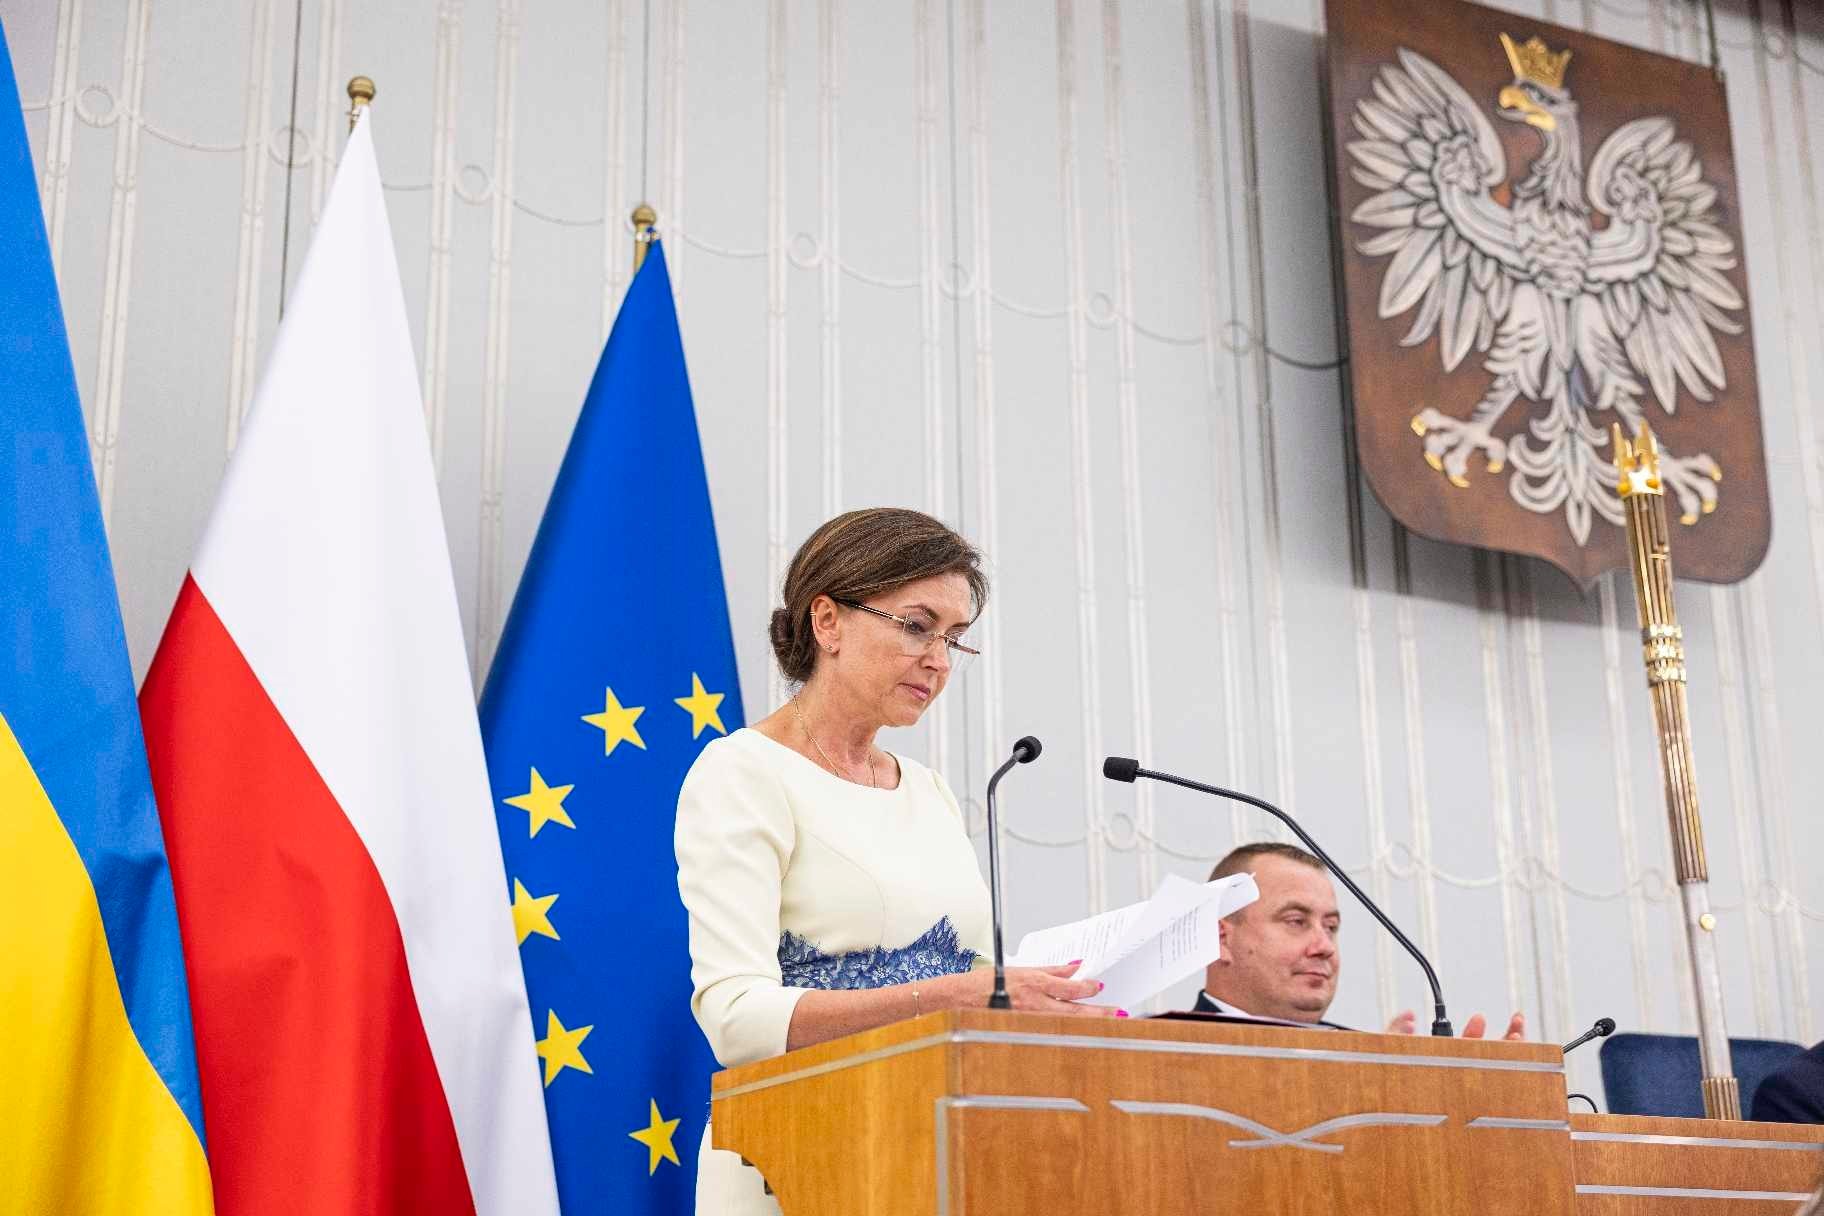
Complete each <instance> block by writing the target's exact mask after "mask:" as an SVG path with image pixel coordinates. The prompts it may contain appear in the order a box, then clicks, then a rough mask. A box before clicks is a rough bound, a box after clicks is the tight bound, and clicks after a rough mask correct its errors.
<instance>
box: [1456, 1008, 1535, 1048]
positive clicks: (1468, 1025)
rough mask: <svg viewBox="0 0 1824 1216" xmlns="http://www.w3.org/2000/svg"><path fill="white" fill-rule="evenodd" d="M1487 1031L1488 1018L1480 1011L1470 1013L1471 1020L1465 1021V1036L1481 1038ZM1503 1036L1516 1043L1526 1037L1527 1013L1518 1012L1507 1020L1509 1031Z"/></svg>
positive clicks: (1467, 1037)
mask: <svg viewBox="0 0 1824 1216" xmlns="http://www.w3.org/2000/svg"><path fill="white" fill-rule="evenodd" d="M1487 1031H1488V1019H1487V1018H1485V1017H1483V1016H1482V1015H1481V1014H1479V1013H1472V1014H1470V1015H1469V1021H1467V1022H1465V1023H1463V1037H1464V1038H1466V1039H1480V1038H1482V1037H1484V1035H1485V1034H1486V1033H1487ZM1501 1037H1502V1038H1504V1039H1506V1040H1508V1041H1509V1042H1515V1043H1517V1042H1519V1041H1520V1040H1521V1039H1524V1038H1525V1037H1526V1015H1525V1014H1524V1013H1516V1014H1515V1015H1514V1016H1513V1017H1511V1018H1509V1019H1508V1020H1507V1033H1506V1034H1504V1035H1502V1036H1501Z"/></svg>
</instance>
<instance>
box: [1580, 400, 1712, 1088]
mask: <svg viewBox="0 0 1824 1216" xmlns="http://www.w3.org/2000/svg"><path fill="white" fill-rule="evenodd" d="M1611 438H1612V439H1613V442H1614V452H1615V467H1616V468H1617V469H1618V470H1620V473H1621V479H1620V484H1619V485H1617V487H1616V490H1617V492H1618V493H1619V494H1620V495H1621V503H1622V509H1623V510H1624V511H1625V512H1626V513H1627V520H1628V552H1629V559H1630V564H1631V565H1632V566H1633V569H1634V598H1635V602H1636V604H1637V605H1638V607H1639V609H1640V639H1641V645H1642V648H1643V652H1644V653H1643V657H1644V658H1645V660H1646V665H1647V692H1648V694H1649V695H1650V696H1651V697H1652V700H1653V725H1654V728H1655V731H1656V733H1657V734H1658V736H1659V770H1660V775H1661V776H1662V777H1663V778H1664V779H1665V787H1666V815H1667V817H1668V819H1669V820H1670V821H1671V827H1672V857H1673V862H1674V865H1675V866H1676V868H1677V871H1678V891H1679V898H1680V899H1681V900H1682V901H1683V903H1684V909H1685V940H1686V943H1687V945H1688V947H1689V949H1690V953H1691V977H1692V980H1693V982H1694V984H1695V985H1696V988H1697V1049H1698V1056H1699V1058H1700V1061H1701V1064H1702V1070H1703V1082H1702V1085H1703V1091H1704V1114H1705V1116H1706V1117H1708V1118H1711V1119H1740V1118H1741V1117H1742V1096H1741V1089H1740V1087H1739V1086H1738V1085H1737V1084H1736V1079H1735V1069H1734V1065H1733V1064H1732V1063H1731V1062H1730V1059H1729V1032H1728V1030H1727V1029H1726V1027H1725V1026H1724V1022H1723V982H1722V976H1721V973H1720V972H1719V971H1718V969H1717V961H1716V932H1715V930H1716V916H1715V914H1714V913H1712V912H1711V911H1710V868H1709V864H1708V863H1707V862H1706V861H1705V860H1704V826H1703V822H1702V820H1701V819H1700V818H1699V816H1698V809H1697V765H1696V761H1695V758H1694V757H1693V754H1692V750H1691V710H1690V706H1689V704H1688V703H1687V701H1686V699H1685V682H1686V671H1685V635H1684V631H1683V630H1681V629H1680V628H1679V627H1678V612H1677V610H1676V609H1675V608H1674V606H1673V603H1672V546H1671V542H1670V540H1669V533H1668V530H1667V525H1666V492H1665V487H1664V486H1663V485H1662V484H1661V483H1660V479H1659V445H1658V443H1657V442H1655V441H1654V439H1653V432H1652V430H1651V429H1650V428H1648V427H1645V426H1643V427H1641V430H1640V434H1639V435H1637V436H1636V437H1635V438H1634V441H1633V442H1632V443H1630V442H1629V441H1628V440H1627V439H1625V438H1623V437H1622V434H1621V427H1620V426H1615V427H1614V428H1613V431H1612V435H1611Z"/></svg>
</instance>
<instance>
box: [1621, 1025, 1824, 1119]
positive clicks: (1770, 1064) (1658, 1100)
mask: <svg viewBox="0 0 1824 1216" xmlns="http://www.w3.org/2000/svg"><path fill="white" fill-rule="evenodd" d="M1803 1050H1805V1049H1804V1048H1803V1047H1801V1046H1799V1044H1797V1043H1788V1042H1786V1041H1785V1040H1783V1039H1730V1040H1729V1054H1730V1056H1731V1058H1732V1059H1733V1061H1734V1063H1735V1076H1736V1079H1737V1081H1739V1082H1740V1084H1741V1088H1742V1115H1743V1117H1744V1118H1746V1117H1747V1114H1748V1111H1749V1109H1750V1108H1751V1107H1752V1106H1753V1105H1754V1091H1755V1090H1757V1089H1759V1088H1760V1087H1761V1082H1762V1081H1763V1080H1764V1079H1765V1078H1766V1077H1767V1075H1768V1074H1769V1073H1772V1072H1775V1071H1777V1070H1778V1069H1779V1067H1780V1065H1782V1064H1784V1063H1785V1062H1786V1061H1787V1060H1789V1059H1791V1058H1792V1057H1793V1056H1795V1055H1797V1054H1798V1053H1799V1052H1801V1051H1803ZM1601 1058H1602V1089H1603V1092H1604V1094H1606V1095H1607V1097H1608V1100H1609V1113H1610V1114H1612V1115H1668V1116H1677V1117H1684V1118H1692V1119H1701V1118H1703V1115H1704V1097H1703V1091H1702V1089H1701V1088H1700V1087H1699V1084H1698V1083H1699V1080H1700V1079H1701V1077H1702V1076H1703V1073H1702V1070H1701V1068H1700V1067H1699V1065H1698V1056H1697V1040H1696V1039H1695V1038H1693V1037H1690V1036H1688V1035H1676V1034H1616V1035H1610V1036H1609V1037H1608V1038H1607V1039H1604V1040H1603V1043H1602V1053H1601Z"/></svg>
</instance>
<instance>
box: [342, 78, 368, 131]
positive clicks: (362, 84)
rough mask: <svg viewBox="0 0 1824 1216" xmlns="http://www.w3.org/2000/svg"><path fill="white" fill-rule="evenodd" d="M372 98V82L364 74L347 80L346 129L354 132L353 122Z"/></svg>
mask: <svg viewBox="0 0 1824 1216" xmlns="http://www.w3.org/2000/svg"><path fill="white" fill-rule="evenodd" d="M373 99H374V82H373V81H371V80H369V79H368V78H367V77H365V76H355V77H353V78H351V79H350V80H349V82H348V130H349V134H351V135H352V134H354V130H355V122H356V120H357V119H359V118H360V117H361V110H362V109H363V107H365V106H366V105H367V103H368V102H370V101H372V100H373Z"/></svg>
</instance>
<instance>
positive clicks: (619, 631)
mask: <svg viewBox="0 0 1824 1216" xmlns="http://www.w3.org/2000/svg"><path fill="white" fill-rule="evenodd" d="M741 724H742V716H741V692H740V689H739V688H738V687H737V686H736V683H735V651H734V642H733V639H732V638H731V637H730V634H729V628H728V601H727V598H726V596H725V595H724V592H723V587H722V564H721V558H720V557H719V555H718V553H717V550H716V528H715V521H714V519H713V518H712V517H711V514H710V507H709V486H708V482H707V480H706V479H705V477H704V473H703V454H702V449H701V447H700V446H699V444H698V440H697V422H696V414H695V411H694V410H693V408H692V406H691V400H690V380H689V377H688V376H687V375H686V373H685V369H684V347H683V343H682V341H681V340H680V338H679V335H678V318H677V312H676V310H675V309H674V307H673V304H672V298H671V279H670V277H669V276H668V275H667V273H666V270H665V255H664V253H663V252H662V251H661V250H660V248H659V245H658V244H657V242H656V241H655V242H654V243H653V245H652V246H651V247H650V252H649V253H648V254H647V256H646V261H645V263H644V265H643V266H642V267H641V268H640V271H639V273H638V274H637V275H636V276H635V277H634V280H633V285H632V286H631V287H630V288H628V291H627V297H626V299H625V300H624V301H623V302H622V304H621V312H620V316H619V317H617V318H616V319H615V323H614V332H613V333H612V334H611V335H609V338H608V346H607V349H606V350H604V351H603V352H602V359H601V363H600V364H599V365H598V366H597V367H596V371H595V379H594V380H593V381H592V382H591V384H590V385H589V395H588V397H587V398H585V400H584V401H583V409H582V413H581V415H580V416H579V417H578V418H577V423H576V431H575V433H574V434H573V435H572V436H571V438H570V448H569V451H567V452H566V453H565V455H564V463H563V466H562V468H561V469H559V471H558V475H557V484H556V486H555V487H554V488H553V489H552V491H551V501H550V503H549V504H548V505H547V506H546V507H545V517H544V520H543V522H542V523H541V524H540V525H539V529H538V538H537V539H536V540H535V541H534V542H533V545H532V555H531V557H530V559H528V561H527V564H526V572H525V575H524V577H523V578H522V579H521V581H520V584H519V591H518V593H517V594H516V595H515V596H514V600H513V609H512V611H511V612H510V613H509V614H508V616H507V623H506V628H505V630H504V631H503V633H502V635H501V642H500V649H499V651H498V652H497V653H496V654H495V656H494V665H493V667H492V669H491V670H490V671H489V673H488V682H487V687H486V688H485V689H484V691H483V692H482V698H481V729H482V736H483V739H484V741H485V743H486V746H487V755H488V776H489V778H490V779H491V780H492V782H493V786H494V797H495V799H496V802H495V812H496V815H497V816H498V819H499V824H500V842H501V851H502V853H503V854H504V856H505V858H506V864H507V875H506V878H507V891H508V895H509V897H510V898H511V900H512V903H513V924H514V928H515V930H516V931H517V934H518V937H519V952H520V961H521V964H522V965H523V966H524V968H525V973H526V991H527V995H528V997H529V998H530V1002H531V1006H532V1022H533V1030H534V1033H535V1034H536V1035H537V1036H538V1055H539V1063H540V1067H541V1069H542V1070H543V1080H544V1084H545V1110H546V1113H547V1114H548V1116H549V1117H550V1122H551V1151H552V1154H553V1156H554V1157H555V1159H556V1166H557V1187H558V1194H559V1196H560V1198H561V1200H562V1203H563V1209H564V1211H565V1212H566V1213H567V1214H569V1216H577V1214H579V1213H584V1212H614V1213H628V1214H637V1213H666V1214H668V1216H671V1214H680V1213H688V1212H690V1211H691V1208H692V1203H693V1196H694V1192H695V1186H696V1172H697V1171H696V1165H697V1146H698V1143H699V1141H700V1140H701V1138H702V1135H703V1126H704V1124H705V1122H706V1121H707V1120H708V1117H709V1074H710V1072H711V1070H712V1069H714V1067H715V1060H714V1057H713V1056H711V1054H710V1051H709V1045H708V1044H707V1043H706V1042H705V1041H704V1039H703V1035H702V1033H701V1032H700V1031H699V1030H698V1029H697V1026H696V1022H695V1021H694V1020H693V1019H692V1017H691V1014H690V945H689V937H688V933H687V929H686V924H685V917H684V908H683V905H682V904H681V903H680V902H679V899H678V870H677V861H676V859H675V857H674V855H673V852H672V825H673V823H674V821H675V820H676V817H677V801H678V788H679V787H680V786H681V785H682V784H683V781H684V774H685V772H686V771H687V770H688V769H689V768H690V765H691V762H692V761H694V760H695V759H696V758H697V752H698V751H699V750H701V748H702V747H703V745H704V744H706V743H708V742H709V741H710V740H711V739H714V738H716V737H717V736H719V735H724V734H727V733H728V732H729V731H731V730H735V729H736V728H738V727H739V726H740V725H741Z"/></svg>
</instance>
